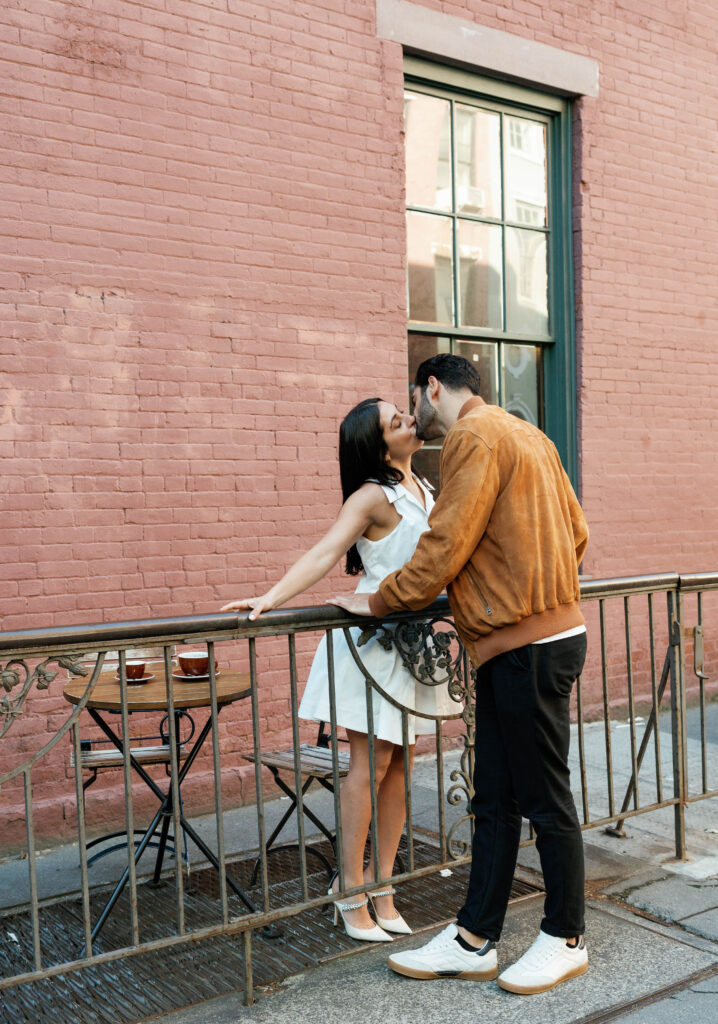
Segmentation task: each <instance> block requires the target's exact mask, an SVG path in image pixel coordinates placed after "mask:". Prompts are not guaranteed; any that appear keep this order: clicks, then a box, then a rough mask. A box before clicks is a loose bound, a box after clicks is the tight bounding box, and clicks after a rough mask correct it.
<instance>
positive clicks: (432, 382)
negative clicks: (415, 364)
mask: <svg viewBox="0 0 718 1024" xmlns="http://www.w3.org/2000/svg"><path fill="white" fill-rule="evenodd" d="M440 389H441V381H439V380H437V379H436V377H429V380H428V381H427V383H426V393H427V395H428V397H429V398H430V399H431V400H432V402H436V401H437V400H438V398H439V391H440Z"/></svg>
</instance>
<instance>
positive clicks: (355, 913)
mask: <svg viewBox="0 0 718 1024" xmlns="http://www.w3.org/2000/svg"><path fill="white" fill-rule="evenodd" d="M347 736H348V737H349V751H350V753H349V773H348V775H347V776H346V778H345V779H344V781H343V783H342V787H341V817H342V854H343V860H344V886H345V888H347V889H352V888H354V886H356V885H362V883H363V881H364V873H363V868H364V848H365V845H366V837H367V833H368V831H369V825H370V823H371V789H370V785H371V777H370V773H369V742H368V738H367V735H366V733H362V732H354V730H352V729H347ZM393 747H394V744H392V743H389V742H388V741H387V740H376V742H375V758H374V766H375V772H376V785H377V787H379V792H381V786H382V784H383V782H384V778H385V776H386V773H387V771H388V769H389V765H390V764H391V761H392V749H393ZM397 842H398V840H397ZM334 888H335V889H336V888H337V882H335V883H334ZM361 898H362V897H361V896H360V895H357V896H352V897H348V898H347V901H346V902H347V903H358V902H359V900H360V899H361ZM345 917H346V920H347V922H348V923H349V924H351V925H353V926H354V927H355V928H371V927H372V926H373V924H374V921H373V919H372V917H371V916H370V914H369V910H368V908H367V907H359V908H358V909H357V910H349V911H347V912H346V914H345Z"/></svg>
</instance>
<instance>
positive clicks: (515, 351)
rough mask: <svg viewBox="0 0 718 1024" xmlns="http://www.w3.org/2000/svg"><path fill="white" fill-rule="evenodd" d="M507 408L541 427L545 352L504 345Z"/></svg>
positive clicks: (508, 410)
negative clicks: (540, 411) (542, 370)
mask: <svg viewBox="0 0 718 1024" xmlns="http://www.w3.org/2000/svg"><path fill="white" fill-rule="evenodd" d="M501 348H502V361H503V368H502V369H503V385H504V403H503V404H504V408H505V409H506V410H507V412H510V413H513V415H514V416H518V418H519V419H521V420H526V421H527V422H528V423H533V424H534V426H537V427H541V426H542V423H541V417H540V413H539V410H540V408H541V405H540V402H539V394H540V388H539V383H540V365H541V364H540V357H541V349H540V348H537V347H536V346H535V345H502V346H501Z"/></svg>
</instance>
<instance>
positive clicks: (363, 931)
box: [327, 879, 391, 942]
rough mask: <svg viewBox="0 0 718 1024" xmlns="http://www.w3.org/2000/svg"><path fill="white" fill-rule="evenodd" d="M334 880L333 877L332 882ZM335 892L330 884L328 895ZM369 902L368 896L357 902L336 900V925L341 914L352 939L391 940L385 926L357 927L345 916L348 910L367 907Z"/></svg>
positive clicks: (366, 940)
mask: <svg viewBox="0 0 718 1024" xmlns="http://www.w3.org/2000/svg"><path fill="white" fill-rule="evenodd" d="M333 881H334V880H333V879H332V884H333ZM333 892H334V889H333V888H332V886H331V885H330V886H329V888H328V889H327V895H328V896H331V895H332V894H333ZM368 902H369V901H368V900H367V898H366V896H365V897H364V899H363V900H359V901H358V902H357V903H342V902H340V900H334V925H335V926H336V924H337V920H338V915H339V914H341V917H342V924H343V925H344V930H345V931H346V933H347V935H348V936H349V938H350V939H359V940H361V941H362V942H391V935H387V933H386V932H385V931H384V930H383V928H380V927H379V926H378V925H376V924H375V925H372V927H371V928H355V927H354V925H353V924H349V922H348V921H347V920H346V918H345V917H344V914H345V912H346V911H347V910H359V908H360V907H365V906H366V905H367V903H368Z"/></svg>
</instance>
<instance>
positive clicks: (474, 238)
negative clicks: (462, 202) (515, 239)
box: [458, 220, 503, 330]
mask: <svg viewBox="0 0 718 1024" xmlns="http://www.w3.org/2000/svg"><path fill="white" fill-rule="evenodd" d="M458 225H459V258H460V261H461V274H460V277H459V286H460V287H459V295H460V300H459V311H460V313H459V317H460V319H459V323H460V324H463V325H465V326H467V327H493V328H496V329H497V330H501V328H502V326H503V323H502V315H501V310H502V291H503V290H502V287H501V228H500V227H498V226H494V225H490V224H480V223H477V222H476V221H470V220H460V221H459V222H458Z"/></svg>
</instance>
